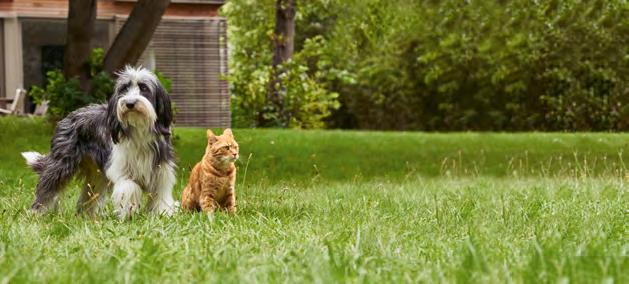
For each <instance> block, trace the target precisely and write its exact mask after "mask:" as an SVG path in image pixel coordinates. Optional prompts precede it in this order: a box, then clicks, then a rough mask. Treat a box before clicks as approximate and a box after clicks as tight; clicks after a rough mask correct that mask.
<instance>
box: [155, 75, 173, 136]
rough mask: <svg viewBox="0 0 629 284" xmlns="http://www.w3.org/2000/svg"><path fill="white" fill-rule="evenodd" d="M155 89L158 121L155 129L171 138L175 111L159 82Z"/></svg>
mask: <svg viewBox="0 0 629 284" xmlns="http://www.w3.org/2000/svg"><path fill="white" fill-rule="evenodd" d="M156 85H157V86H156V87H155V100H156V106H155V108H156V110H155V111H156V113H157V121H156V122H155V127H156V129H157V131H158V132H159V133H161V134H162V135H164V136H166V137H170V124H171V123H172V121H173V110H172V108H171V105H170V96H168V93H167V92H166V90H165V89H164V87H163V86H162V84H160V83H159V82H158V83H157V84H156Z"/></svg>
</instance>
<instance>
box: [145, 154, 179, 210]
mask: <svg viewBox="0 0 629 284" xmlns="http://www.w3.org/2000/svg"><path fill="white" fill-rule="evenodd" d="M174 186H175V170H174V167H173V166H172V165H169V164H162V165H160V166H159V167H158V169H157V173H156V176H155V180H154V185H153V186H152V187H151V192H150V193H149V200H148V205H147V208H148V210H149V212H151V213H154V214H160V215H166V216H171V215H173V213H175V209H176V208H175V200H174V199H173V193H172V191H173V187H174Z"/></svg>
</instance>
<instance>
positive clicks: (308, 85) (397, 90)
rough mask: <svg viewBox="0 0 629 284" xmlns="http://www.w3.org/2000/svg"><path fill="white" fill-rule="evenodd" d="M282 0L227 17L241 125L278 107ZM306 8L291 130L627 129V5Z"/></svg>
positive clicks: (617, 0)
mask: <svg viewBox="0 0 629 284" xmlns="http://www.w3.org/2000/svg"><path fill="white" fill-rule="evenodd" d="M274 2H275V1H272V0H261V1H247V0H233V1H230V2H229V4H227V5H226V6H225V9H224V10H223V12H224V14H225V15H226V16H227V17H228V18H229V21H230V30H229V37H230V41H231V44H232V45H233V48H232V50H233V53H232V55H231V70H232V73H231V83H232V85H231V87H232V94H233V96H234V104H233V106H234V115H235V121H236V122H237V124H240V125H241V126H243V125H255V123H256V117H255V116H256V115H258V114H259V113H261V110H262V109H263V108H264V107H265V106H266V105H267V103H266V100H265V95H266V92H267V86H266V82H267V81H268V79H267V78H268V68H269V67H268V66H270V62H271V57H272V43H271V40H270V34H271V31H272V29H273V24H274ZM297 2H298V3H297V5H298V8H297V10H298V15H297V20H296V22H297V24H296V32H297V37H296V43H295V50H296V56H295V60H294V62H293V63H291V64H293V65H294V66H293V67H291V68H289V69H290V70H296V71H294V72H296V73H295V75H292V76H287V77H290V78H287V80H288V81H290V82H289V83H287V84H286V85H287V86H288V87H287V88H288V89H289V90H290V89H291V88H295V91H294V92H293V94H294V96H295V98H294V99H295V103H296V107H295V108H294V109H295V116H294V120H295V122H294V123H291V125H292V126H300V127H319V126H322V124H321V123H323V122H325V123H326V124H327V126H329V127H342V128H367V129H409V130H410V129H412V130H446V131H449V130H516V131H517V130H548V131H551V130H595V131H600V130H625V129H629V85H628V83H627V81H628V80H627V78H629V37H628V36H627V34H629V4H628V3H627V2H626V1H621V0H610V1H602V0H598V1H596V0H595V1H579V0H566V1H563V0H562V1H559V0H555V1H553V0H541V1H528V0H514V1H497V0H494V1H458V0H443V1H420V0H414V1H407V0H389V1H384V0H364V1H363V0H361V1H358V0H343V1H341V0H316V1H297ZM293 68H294V69H293ZM291 72H293V71H291ZM291 74H293V73H291ZM289 92H290V91H289ZM336 94H338V102H339V103H340V106H339V105H337V95H336ZM304 105H308V106H307V107H304ZM337 106H339V107H338V108H337ZM252 110H253V111H252ZM311 113H316V114H318V115H317V116H312V115H311ZM328 113H331V116H328ZM304 120H305V122H304ZM309 120H311V121H309Z"/></svg>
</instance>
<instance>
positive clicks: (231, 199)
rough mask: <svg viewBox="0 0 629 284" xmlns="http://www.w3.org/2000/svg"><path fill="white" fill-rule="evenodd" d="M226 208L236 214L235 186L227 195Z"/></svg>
mask: <svg viewBox="0 0 629 284" xmlns="http://www.w3.org/2000/svg"><path fill="white" fill-rule="evenodd" d="M225 210H227V213H229V214H236V191H235V190H234V189H233V188H232V189H230V190H229V191H228V192H227V195H226V196H225Z"/></svg>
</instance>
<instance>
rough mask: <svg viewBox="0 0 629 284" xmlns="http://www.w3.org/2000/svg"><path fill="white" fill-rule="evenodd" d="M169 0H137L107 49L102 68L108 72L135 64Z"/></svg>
mask: <svg viewBox="0 0 629 284" xmlns="http://www.w3.org/2000/svg"><path fill="white" fill-rule="evenodd" d="M168 4H170V0H138V2H137V3H136V4H135V6H133V11H131V15H129V18H128V19H127V21H126V22H125V24H124V26H123V27H122V29H121V30H120V32H118V35H116V39H115V40H114V42H113V44H112V45H111V47H110V48H109V51H107V55H105V60H104V64H103V65H104V68H105V70H107V72H109V73H114V72H115V71H118V70H120V69H121V68H122V67H124V66H125V65H126V64H136V63H137V61H138V59H139V58H140V56H141V55H142V52H144V49H146V46H147V45H148V44H149V42H150V41H151V37H153V33H154V32H155V29H156V28H157V25H158V24H159V22H160V20H161V19H162V15H164V12H166V8H167V7H168Z"/></svg>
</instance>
